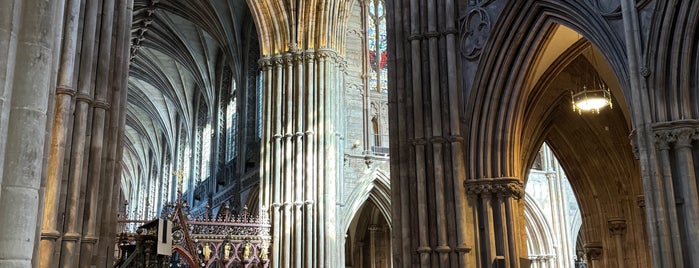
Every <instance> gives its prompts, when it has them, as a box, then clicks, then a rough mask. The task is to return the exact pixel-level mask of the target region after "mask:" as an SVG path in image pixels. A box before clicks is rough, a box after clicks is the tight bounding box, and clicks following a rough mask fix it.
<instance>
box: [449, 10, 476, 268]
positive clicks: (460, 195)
mask: <svg viewBox="0 0 699 268" xmlns="http://www.w3.org/2000/svg"><path fill="white" fill-rule="evenodd" d="M454 2H455V1H454V0H446V1H445V4H444V11H445V16H444V17H445V19H444V22H445V24H446V25H445V27H444V28H445V42H446V48H447V49H446V54H447V65H446V70H445V72H446V76H447V77H448V79H447V87H448V98H447V99H448V107H449V109H448V110H449V111H451V112H450V113H449V115H448V116H449V118H448V120H449V128H450V130H451V133H450V136H449V144H450V147H451V148H450V149H451V159H452V160H451V167H450V168H451V170H452V174H451V176H452V180H453V184H452V185H453V187H452V188H453V195H454V219H456V220H455V221H456V223H455V224H454V225H455V226H454V228H455V229H456V249H455V250H456V252H457V253H458V256H459V257H458V260H457V262H456V263H452V266H453V267H465V266H466V265H467V262H466V254H467V253H468V252H469V251H470V248H469V247H468V245H467V243H468V242H467V239H468V238H467V233H466V232H467V230H469V229H470V228H468V227H467V225H466V224H465V223H469V222H474V220H475V219H473V218H470V217H469V215H472V214H473V213H472V211H473V209H474V208H473V207H469V204H470V202H467V200H466V195H465V194H464V191H463V190H464V188H463V187H461V185H462V183H463V182H464V180H465V177H466V170H465V164H464V163H465V160H464V152H463V137H462V136H461V122H460V119H459V113H458V112H454V111H459V110H461V109H460V107H459V90H460V87H459V83H458V81H459V79H458V78H457V77H459V75H458V70H459V68H458V63H457V59H458V58H459V53H458V52H457V40H458V38H457V33H458V31H457V28H456V18H457V14H456V13H457V12H458V11H457V10H458V8H457V7H456V4H455V3H454ZM470 236H471V237H472V236H473V234H470ZM471 239H472V238H471ZM471 243H473V242H471Z"/></svg>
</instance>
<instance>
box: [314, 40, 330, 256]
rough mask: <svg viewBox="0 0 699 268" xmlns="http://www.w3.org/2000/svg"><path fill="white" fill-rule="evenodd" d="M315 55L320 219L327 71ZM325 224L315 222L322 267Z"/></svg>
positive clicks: (322, 214)
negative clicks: (316, 65) (316, 67)
mask: <svg viewBox="0 0 699 268" xmlns="http://www.w3.org/2000/svg"><path fill="white" fill-rule="evenodd" d="M316 56H317V58H318V69H317V70H318V78H317V80H316V83H318V89H317V92H316V93H317V95H316V101H317V104H318V109H317V110H316V111H317V113H316V118H317V119H318V123H317V125H316V130H317V133H318V136H317V138H318V140H317V143H316V150H317V151H316V152H317V156H316V157H317V159H318V160H317V161H318V162H317V163H318V165H317V166H316V167H315V168H316V170H317V172H318V173H317V175H316V188H315V189H313V191H315V192H316V193H318V194H317V196H318V202H317V203H316V204H317V205H316V211H317V213H318V217H317V218H316V219H317V220H319V221H322V220H323V219H325V215H326V214H325V206H326V205H327V204H326V203H325V193H324V191H323V190H324V185H325V178H326V175H327V170H325V169H324V165H323V163H325V161H327V159H325V153H326V151H325V144H324V141H325V139H326V138H327V136H325V131H324V130H325V124H326V121H325V114H326V112H327V111H326V110H325V109H326V106H325V101H324V96H325V94H326V93H327V92H326V90H327V87H326V85H325V79H326V77H327V73H326V72H325V64H326V60H327V55H325V54H324V53H323V51H321V50H318V51H316ZM325 227H326V226H325V224H316V230H315V233H316V234H317V237H316V238H315V239H316V241H318V243H317V246H316V250H317V251H316V263H315V265H314V266H317V267H323V266H325V253H324V250H325V248H326V241H325Z"/></svg>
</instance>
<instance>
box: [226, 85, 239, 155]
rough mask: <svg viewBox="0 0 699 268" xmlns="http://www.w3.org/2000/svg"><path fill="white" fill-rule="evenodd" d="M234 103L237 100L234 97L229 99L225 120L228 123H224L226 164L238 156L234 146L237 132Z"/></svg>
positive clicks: (235, 145) (236, 115) (236, 116)
mask: <svg viewBox="0 0 699 268" xmlns="http://www.w3.org/2000/svg"><path fill="white" fill-rule="evenodd" d="M236 103H237V99H236V98H235V97H231V100H230V102H229V103H228V108H227V111H226V120H228V122H226V128H227V129H226V133H227V136H228V137H227V138H228V149H227V152H226V162H227V161H231V160H233V158H235V156H236V155H237V154H238V152H237V144H236V134H237V132H238V114H237V113H236V109H237V106H236Z"/></svg>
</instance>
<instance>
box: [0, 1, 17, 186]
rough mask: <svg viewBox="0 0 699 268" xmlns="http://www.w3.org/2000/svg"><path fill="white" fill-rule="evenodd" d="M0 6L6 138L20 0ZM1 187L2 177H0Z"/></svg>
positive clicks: (0, 132) (0, 149)
mask: <svg viewBox="0 0 699 268" xmlns="http://www.w3.org/2000/svg"><path fill="white" fill-rule="evenodd" d="M0 6H2V7H3V8H2V9H0V137H7V123H8V121H7V120H8V117H9V114H10V98H12V89H13V87H12V82H13V80H14V79H13V76H14V71H15V59H16V57H17V51H16V50H17V35H18V34H19V30H20V29H19V25H20V24H19V22H20V19H21V14H22V0H0ZM6 141H7V139H1V138H0V159H5V142H6ZM3 164H4V163H3V161H0V174H2V170H3V166H4V165H3ZM1 185H2V176H0V186H1ZM0 195H2V191H0Z"/></svg>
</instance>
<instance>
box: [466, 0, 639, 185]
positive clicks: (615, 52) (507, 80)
mask: <svg viewBox="0 0 699 268" xmlns="http://www.w3.org/2000/svg"><path fill="white" fill-rule="evenodd" d="M496 24H507V25H511V27H494V32H493V33H492V35H491V36H490V38H489V39H488V42H489V44H487V45H486V47H487V49H484V50H483V54H482V55H481V58H480V60H479V62H480V64H479V65H480V66H479V67H478V71H477V72H476V73H475V75H474V77H481V79H477V80H475V81H474V82H473V84H471V85H466V88H467V91H466V92H465V97H466V98H467V99H466V100H465V109H466V110H465V114H464V118H468V120H469V121H467V125H468V126H469V127H470V128H471V129H473V130H474V131H471V132H469V133H470V136H469V137H467V158H469V159H477V161H472V164H471V168H469V169H467V170H470V173H469V174H468V176H469V177H470V178H473V179H477V178H494V177H518V178H523V177H525V176H524V175H525V174H526V172H527V170H528V168H529V166H527V164H528V163H530V162H531V161H530V158H531V157H533V156H534V155H527V153H528V152H529V151H531V150H536V149H538V147H539V146H540V145H541V144H540V143H541V140H538V141H537V140H534V139H532V140H529V139H530V138H531V137H522V135H523V128H524V126H525V124H524V120H525V116H526V115H527V112H529V111H528V110H527V109H524V108H523V107H526V104H528V103H529V102H531V101H532V100H534V98H535V97H537V94H541V93H540V91H541V90H542V89H545V88H546V87H542V85H541V84H537V83H541V82H539V81H536V80H534V67H535V66H533V64H531V63H532V62H536V60H537V59H538V57H539V56H540V55H541V54H542V53H543V52H544V51H545V50H546V46H545V45H546V41H547V40H548V38H550V35H551V33H552V31H553V29H554V28H555V27H557V25H564V26H566V27H568V28H571V29H573V30H575V31H577V32H578V33H580V34H581V36H582V37H585V38H586V39H587V40H589V41H590V43H591V44H593V45H594V46H595V47H596V48H598V49H599V50H600V52H601V54H602V56H604V58H605V59H606V60H607V62H608V63H609V66H610V69H611V71H612V72H613V73H614V76H615V77H617V78H619V79H617V80H618V83H619V86H620V92H621V94H620V95H617V96H615V97H616V98H617V99H622V98H623V99H626V98H628V96H630V90H631V89H630V85H629V84H628V79H625V78H626V77H628V76H629V75H628V73H629V71H628V67H627V64H626V53H625V49H624V43H623V40H622V39H621V37H620V36H619V35H617V34H616V32H615V31H614V30H613V29H612V28H611V26H610V25H609V24H608V23H607V22H606V21H604V17H602V16H601V15H600V14H599V13H597V12H596V11H595V10H594V9H593V8H592V7H591V6H589V4H588V3H586V2H578V1H516V2H511V3H510V4H509V5H508V6H507V7H506V8H505V10H503V14H502V15H501V16H500V19H499V21H498V22H497V23H496ZM522 32H529V33H532V34H527V35H525V36H522V35H521V34H513V33H522ZM569 52H571V53H575V51H569ZM577 53H580V51H578V52H577ZM573 55H575V54H573ZM493 74H498V75H493ZM554 77H555V75H549V76H548V77H546V76H545V77H543V78H541V79H544V80H548V81H549V82H550V81H551V80H552V79H554ZM541 79H537V80H541ZM622 109H627V108H626V107H623V108H622ZM527 149H529V150H527ZM492 152H503V153H501V154H493V153H492ZM509 156H516V157H509ZM516 159H525V161H516ZM532 161H533V160H532Z"/></svg>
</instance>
